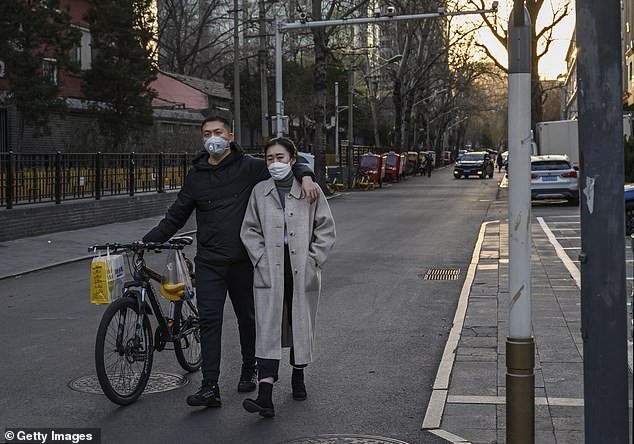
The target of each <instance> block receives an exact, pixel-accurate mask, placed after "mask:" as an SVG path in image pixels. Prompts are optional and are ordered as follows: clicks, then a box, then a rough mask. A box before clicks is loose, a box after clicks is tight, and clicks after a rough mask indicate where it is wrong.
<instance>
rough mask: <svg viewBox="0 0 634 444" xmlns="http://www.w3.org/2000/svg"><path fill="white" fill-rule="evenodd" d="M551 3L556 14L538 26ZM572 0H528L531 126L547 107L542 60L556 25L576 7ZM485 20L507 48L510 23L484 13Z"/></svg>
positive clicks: (479, 2) (472, 0)
mask: <svg viewBox="0 0 634 444" xmlns="http://www.w3.org/2000/svg"><path fill="white" fill-rule="evenodd" d="M468 1H469V4H471V5H473V6H475V7H477V8H482V9H484V8H485V1H484V0H468ZM546 5H548V6H549V7H550V9H551V13H552V17H553V19H552V21H550V22H549V23H548V24H546V25H545V26H543V27H541V28H538V27H537V16H538V15H539V13H540V12H541V10H542V8H543V7H544V6H546ZM572 6H573V2H572V0H562V1H560V2H558V4H557V5H555V4H554V3H553V0H548V1H546V0H526V9H527V10H528V15H529V17H530V20H531V96H532V103H531V127H532V128H533V130H534V129H535V124H536V123H537V122H540V121H541V120H542V116H543V106H544V101H545V98H544V91H543V88H542V85H541V83H540V81H539V70H538V68H539V61H540V60H541V58H542V57H543V56H544V55H545V54H547V53H548V51H549V50H550V47H551V45H552V43H553V41H554V40H555V37H554V34H553V33H554V29H555V27H556V26H557V25H558V24H559V23H561V22H562V20H564V18H566V17H567V16H568V15H569V14H570V12H571V9H572ZM482 20H483V23H484V24H485V25H486V26H487V27H488V29H489V30H490V31H491V33H492V34H493V36H494V37H495V38H496V39H497V41H498V42H500V44H501V45H502V46H503V47H504V48H507V43H508V42H507V41H508V22H507V21H505V20H501V21H499V22H496V21H492V20H491V19H490V18H488V17H486V16H485V15H482ZM478 46H479V47H480V48H481V49H482V50H483V51H484V52H485V53H486V55H487V56H488V57H489V58H490V59H491V60H492V61H493V63H495V64H496V65H497V66H498V68H500V69H501V70H503V71H504V72H507V68H506V66H505V64H504V62H503V61H502V60H499V59H498V58H496V57H495V55H494V54H493V53H492V52H491V50H490V48H488V47H487V46H485V45H483V44H478Z"/></svg>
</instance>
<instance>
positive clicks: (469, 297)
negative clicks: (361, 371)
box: [423, 192, 631, 444]
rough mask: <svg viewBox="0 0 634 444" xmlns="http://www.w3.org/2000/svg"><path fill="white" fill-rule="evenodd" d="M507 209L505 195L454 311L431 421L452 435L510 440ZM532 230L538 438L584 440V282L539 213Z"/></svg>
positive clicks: (455, 439)
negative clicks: (551, 237) (542, 223)
mask: <svg viewBox="0 0 634 444" xmlns="http://www.w3.org/2000/svg"><path fill="white" fill-rule="evenodd" d="M502 194H503V195H505V194H506V193H505V192H502ZM507 214H508V211H507V207H506V197H505V196H504V197H503V198H502V199H500V200H498V201H496V202H494V203H493V205H492V206H491V209H490V211H489V219H490V221H489V222H487V223H485V224H484V225H483V227H482V232H481V238H480V239H479V243H478V245H476V251H475V252H474V258H473V260H472V264H471V265H472V267H471V268H470V271H473V273H471V275H469V274H468V275H467V279H466V281H465V288H464V289H463V293H464V294H463V295H461V301H460V302H459V305H458V309H457V314H456V319H454V326H456V327H457V332H456V338H455V341H454V343H453V344H451V343H450V341H451V335H450V339H449V341H448V344H447V348H446V349H445V356H443V362H442V363H441V365H440V368H439V371H438V376H437V378H436V383H435V384H434V393H433V394H432V399H431V401H430V405H429V408H428V411H427V414H426V416H425V420H424V423H423V428H427V429H430V431H431V432H432V433H435V434H437V435H438V436H441V437H443V438H445V439H447V440H449V441H451V442H505V441H506V406H505V403H506V398H505V397H506V356H505V349H506V336H507V332H508V312H507V307H508V225H507V221H506V217H507ZM491 219H494V220H491ZM532 236H533V247H532V311H533V333H534V337H535V348H536V354H535V404H536V405H535V442H536V443H540V444H541V443H579V442H583V440H584V408H583V358H582V352H583V342H582V338H581V332H580V327H581V314H580V290H579V287H578V286H577V284H576V281H575V280H574V279H573V277H572V276H571V275H570V272H569V271H568V269H567V268H566V267H565V265H564V263H563V262H562V261H561V259H560V258H559V257H558V256H557V254H556V251H555V248H554V247H553V245H552V244H551V243H550V241H549V239H548V237H547V236H546V234H545V233H544V231H543V230H542V228H541V226H540V224H539V223H538V222H537V221H535V220H533V222H532ZM463 296H464V297H463ZM461 305H462V307H461ZM461 309H462V314H461ZM458 332H459V334H458ZM452 333H453V331H452ZM454 350H455V354H454V353H453V351H454ZM630 395H631V394H630ZM630 415H631V401H630Z"/></svg>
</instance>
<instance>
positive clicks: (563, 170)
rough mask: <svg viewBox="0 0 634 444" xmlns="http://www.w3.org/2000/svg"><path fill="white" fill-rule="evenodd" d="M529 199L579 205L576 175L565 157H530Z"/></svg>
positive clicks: (568, 159)
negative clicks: (557, 200)
mask: <svg viewBox="0 0 634 444" xmlns="http://www.w3.org/2000/svg"><path fill="white" fill-rule="evenodd" d="M531 198H532V199H533V200H543V199H567V200H568V202H570V204H571V205H579V182H578V173H577V170H576V169H575V167H573V165H572V162H571V161H570V158H569V157H568V156H566V155H557V154H553V155H548V156H531Z"/></svg>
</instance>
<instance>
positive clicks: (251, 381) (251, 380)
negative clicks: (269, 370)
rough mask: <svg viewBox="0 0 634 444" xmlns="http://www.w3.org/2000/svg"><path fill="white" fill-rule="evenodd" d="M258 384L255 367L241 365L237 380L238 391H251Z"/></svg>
mask: <svg viewBox="0 0 634 444" xmlns="http://www.w3.org/2000/svg"><path fill="white" fill-rule="evenodd" d="M257 385H258V371H257V370H256V369H255V368H245V367H242V373H241V374H240V382H238V391H239V392H252V391H253V390H255V388H256V387H257Z"/></svg>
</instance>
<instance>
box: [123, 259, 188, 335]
mask: <svg viewBox="0 0 634 444" xmlns="http://www.w3.org/2000/svg"><path fill="white" fill-rule="evenodd" d="M152 280H154V281H156V282H159V283H160V282H161V280H162V277H161V275H160V274H158V273H157V272H156V271H154V270H152V269H151V268H149V267H147V266H146V265H145V263H144V262H143V264H142V265H141V268H140V269H139V270H138V271H135V275H134V280H132V281H128V282H126V283H125V284H124V286H123V294H124V295H129V296H132V297H134V298H135V299H137V303H138V304H139V319H143V317H144V316H145V315H146V314H147V315H154V317H155V318H156V321H157V323H158V325H159V326H160V329H161V337H162V339H163V340H165V341H166V342H178V341H180V340H182V339H183V338H184V337H186V336H187V335H188V334H189V333H191V331H192V330H194V327H191V326H190V325H184V326H183V328H181V329H180V330H179V332H178V333H177V334H176V335H174V334H173V332H172V326H173V324H170V323H168V321H167V319H168V318H166V317H165V314H164V313H163V309H162V308H161V304H160V303H159V302H158V298H157V296H156V293H155V292H154V289H153V288H152V285H151V281H152ZM136 288H141V291H140V292H139V291H138V290H135V289H136ZM148 300H149V303H150V307H149V308H150V309H149V310H147V308H148V305H147V301H148ZM182 302H183V303H184V304H186V303H187V301H185V300H183V301H182ZM170 304H171V305H170V307H171V308H172V309H173V308H174V304H175V303H174V302H170ZM170 318H171V319H172V320H173V318H174V314H173V313H171V314H170ZM157 345H158V344H155V347H156V346H157Z"/></svg>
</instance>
